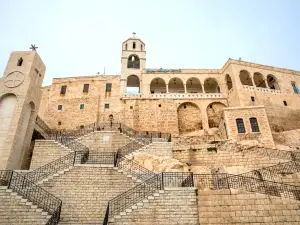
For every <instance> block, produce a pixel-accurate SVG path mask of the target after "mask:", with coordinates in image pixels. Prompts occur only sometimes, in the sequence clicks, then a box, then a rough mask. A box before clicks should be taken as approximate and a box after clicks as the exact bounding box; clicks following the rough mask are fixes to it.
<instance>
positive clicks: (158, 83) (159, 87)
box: [150, 77, 167, 94]
mask: <svg viewBox="0 0 300 225" xmlns="http://www.w3.org/2000/svg"><path fill="white" fill-rule="evenodd" d="M150 92H151V94H154V93H166V92H167V87H166V82H165V80H164V79H162V78H159V77H157V78H154V79H153V80H152V81H151V83H150Z"/></svg>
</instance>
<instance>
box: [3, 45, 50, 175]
mask: <svg viewBox="0 0 300 225" xmlns="http://www.w3.org/2000/svg"><path fill="white" fill-rule="evenodd" d="M36 48H37V47H35V46H34V45H32V48H31V49H32V51H16V52H12V53H11V55H10V57H9V60H8V63H7V66H6V69H5V71H4V74H3V77H2V78H0V169H8V170H11V169H21V168H22V163H23V158H24V155H25V154H26V151H28V150H29V146H30V141H31V137H32V133H33V130H34V124H35V121H36V116H37V112H38V109H39V106H40V101H41V96H42V92H41V86H42V83H43V79H44V75H45V70H46V67H45V64H44V63H43V61H42V60H41V58H40V56H39V55H38V53H37V52H36Z"/></svg>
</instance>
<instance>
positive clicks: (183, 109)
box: [177, 102, 203, 133]
mask: <svg viewBox="0 0 300 225" xmlns="http://www.w3.org/2000/svg"><path fill="white" fill-rule="evenodd" d="M177 112H178V128H179V133H184V132H191V131H194V130H201V129H202V128H203V126H202V120H201V112H200V109H199V108H198V106H197V105H195V104H192V103H190V102H188V103H183V104H181V105H180V106H179V107H178V111H177Z"/></svg>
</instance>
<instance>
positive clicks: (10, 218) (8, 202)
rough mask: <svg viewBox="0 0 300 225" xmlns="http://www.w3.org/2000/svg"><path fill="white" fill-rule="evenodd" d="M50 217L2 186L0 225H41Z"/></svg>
mask: <svg viewBox="0 0 300 225" xmlns="http://www.w3.org/2000/svg"><path fill="white" fill-rule="evenodd" d="M49 218H50V216H49V215H48V213H47V212H43V210H42V209H40V208H38V207H37V206H36V205H33V204H32V202H30V201H28V200H27V199H24V198H22V196H20V195H18V194H17V193H16V192H13V191H12V190H11V189H7V187H6V186H0V224H1V225H2V224H3V225H4V224H5V225H41V224H46V223H47V221H48V220H49Z"/></svg>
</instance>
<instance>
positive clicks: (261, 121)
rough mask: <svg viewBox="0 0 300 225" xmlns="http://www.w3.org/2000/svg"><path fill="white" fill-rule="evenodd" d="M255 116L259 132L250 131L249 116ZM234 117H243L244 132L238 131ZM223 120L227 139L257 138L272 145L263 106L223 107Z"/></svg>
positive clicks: (262, 142)
mask: <svg viewBox="0 0 300 225" xmlns="http://www.w3.org/2000/svg"><path fill="white" fill-rule="evenodd" d="M252 117H254V118H256V119H257V123H258V126H259V132H252V129H251V125H250V121H249V119H250V118H252ZM236 119H243V121H244V126H245V130H246V132H245V133H238V129H237V124H236ZM224 121H225V124H226V128H227V134H228V139H233V140H236V141H240V140H258V142H259V143H261V144H263V145H264V146H266V147H274V141H273V137H272V133H271V129H270V126H269V122H268V118H267V115H266V112H265V109H264V107H263V106H252V107H251V106H250V107H231V108H225V109H224Z"/></svg>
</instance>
